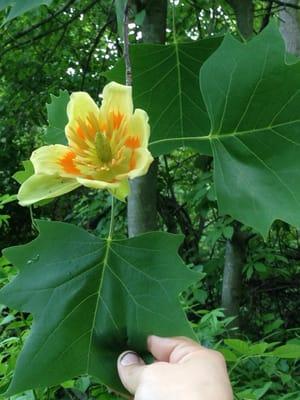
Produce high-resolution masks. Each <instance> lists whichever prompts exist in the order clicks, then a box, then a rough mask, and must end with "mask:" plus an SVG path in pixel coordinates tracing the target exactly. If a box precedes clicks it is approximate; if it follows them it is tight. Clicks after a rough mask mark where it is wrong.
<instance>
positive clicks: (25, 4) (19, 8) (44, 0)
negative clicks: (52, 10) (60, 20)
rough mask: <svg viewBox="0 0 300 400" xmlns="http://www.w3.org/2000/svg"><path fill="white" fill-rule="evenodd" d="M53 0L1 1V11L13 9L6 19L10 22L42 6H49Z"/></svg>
mask: <svg viewBox="0 0 300 400" xmlns="http://www.w3.org/2000/svg"><path fill="white" fill-rule="evenodd" d="M51 3H52V0H21V1H20V0H0V10H4V9H5V8H6V7H9V6H10V7H11V8H10V10H9V13H8V15H7V17H6V19H5V22H8V21H10V20H12V19H14V18H16V17H19V16H20V15H22V14H24V13H26V12H27V11H30V10H32V9H33V8H36V7H39V6H41V5H46V6H49V5H50V4H51Z"/></svg>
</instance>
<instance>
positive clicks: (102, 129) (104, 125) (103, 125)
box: [100, 122, 107, 132]
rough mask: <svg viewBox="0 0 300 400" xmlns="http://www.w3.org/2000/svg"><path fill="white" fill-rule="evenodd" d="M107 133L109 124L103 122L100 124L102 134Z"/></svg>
mask: <svg viewBox="0 0 300 400" xmlns="http://www.w3.org/2000/svg"><path fill="white" fill-rule="evenodd" d="M106 131H107V124H106V123H105V122H103V123H102V124H100V132H106Z"/></svg>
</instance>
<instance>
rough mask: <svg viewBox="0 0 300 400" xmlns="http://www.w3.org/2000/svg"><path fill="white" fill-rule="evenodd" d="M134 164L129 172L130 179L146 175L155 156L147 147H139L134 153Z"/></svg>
mask: <svg viewBox="0 0 300 400" xmlns="http://www.w3.org/2000/svg"><path fill="white" fill-rule="evenodd" d="M133 157H134V159H133V161H132V163H133V165H132V169H131V171H130V172H129V173H128V177H129V178H130V179H133V178H136V177H138V176H142V175H145V174H146V173H147V172H148V169H149V167H150V165H151V164H152V162H153V157H152V155H151V153H150V152H149V151H148V150H147V149H137V150H135V151H134V153H133Z"/></svg>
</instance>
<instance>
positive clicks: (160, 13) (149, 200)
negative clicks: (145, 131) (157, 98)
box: [127, 0, 167, 237]
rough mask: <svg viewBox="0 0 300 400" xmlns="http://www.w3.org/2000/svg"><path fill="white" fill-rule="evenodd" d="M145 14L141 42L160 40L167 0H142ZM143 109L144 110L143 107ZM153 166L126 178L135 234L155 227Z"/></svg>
mask: <svg viewBox="0 0 300 400" xmlns="http://www.w3.org/2000/svg"><path fill="white" fill-rule="evenodd" d="M143 3H144V4H145V10H146V15H145V19H144V22H143V27H142V33H143V42H144V43H164V42H165V35H166V22H167V0H152V1H144V2H143ZM145 111H147V110H145ZM157 168H158V161H157V160H155V161H154V162H153V163H152V165H151V167H150V170H149V172H148V174H147V175H145V176H142V177H140V178H136V179H134V180H133V181H131V182H130V189H131V194H130V195H129V197H128V207H127V216H128V235H129V237H132V236H136V235H139V234H141V233H144V232H149V231H153V230H156V229H157Z"/></svg>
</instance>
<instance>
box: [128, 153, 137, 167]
mask: <svg viewBox="0 0 300 400" xmlns="http://www.w3.org/2000/svg"><path fill="white" fill-rule="evenodd" d="M135 167H136V157H135V153H134V151H133V152H132V154H131V157H130V161H129V170H130V171H131V170H133V169H135Z"/></svg>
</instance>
